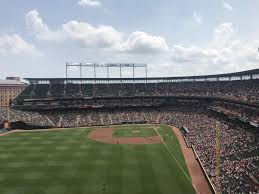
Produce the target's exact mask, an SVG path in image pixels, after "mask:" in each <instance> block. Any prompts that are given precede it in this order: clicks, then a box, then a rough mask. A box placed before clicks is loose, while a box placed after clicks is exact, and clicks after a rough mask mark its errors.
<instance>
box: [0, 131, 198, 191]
mask: <svg viewBox="0 0 259 194" xmlns="http://www.w3.org/2000/svg"><path fill="white" fill-rule="evenodd" d="M90 130H91V129H66V130H62V131H43V132H24V133H13V134H9V135H7V136H3V137H0V193H1V194H102V193H103V194H104V193H105V194H172V193H175V194H181V193H183V194H188V193H195V192H194V190H193V187H192V185H191V184H190V182H188V180H187V178H186V177H185V176H184V175H183V173H182V172H181V169H180V168H179V167H178V166H177V164H176V162H175V161H174V160H173V159H172V158H171V157H170V154H169V153H168V151H167V150H166V149H165V147H164V145H162V144H161V145H110V144H102V143H97V142H95V141H92V140H90V139H88V138H87V133H88V132H89V131H90ZM159 132H160V133H161V134H163V135H166V134H170V135H169V136H168V135H167V136H166V138H168V139H167V140H166V141H167V142H168V144H170V148H172V150H173V153H174V154H175V155H176V157H177V158H178V159H179V161H180V163H181V164H182V165H183V167H184V169H185V170H187V168H186V166H185V164H184V158H183V156H182V152H181V150H180V149H179V148H180V147H179V144H178V141H176V138H175V139H172V138H170V137H171V135H173V134H172V131H171V130H170V128H169V129H168V127H160V129H159Z"/></svg>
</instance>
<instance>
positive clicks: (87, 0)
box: [78, 0, 102, 7]
mask: <svg viewBox="0 0 259 194" xmlns="http://www.w3.org/2000/svg"><path fill="white" fill-rule="evenodd" d="M78 5H80V6H83V7H99V6H101V5H102V3H101V2H100V1H97V0H80V1H78Z"/></svg>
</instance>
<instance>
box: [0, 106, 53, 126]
mask: <svg viewBox="0 0 259 194" xmlns="http://www.w3.org/2000/svg"><path fill="white" fill-rule="evenodd" d="M5 120H8V121H9V122H18V121H21V122H23V123H26V124H29V125H32V126H54V125H53V123H52V121H50V120H49V119H48V118H47V117H46V116H44V115H42V114H40V113H38V112H28V111H19V110H15V109H7V108H0V123H2V122H3V121H5Z"/></svg>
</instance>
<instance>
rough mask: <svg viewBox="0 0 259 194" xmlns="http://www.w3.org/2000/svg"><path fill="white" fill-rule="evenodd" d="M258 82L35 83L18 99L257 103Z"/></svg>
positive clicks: (258, 96) (258, 98) (258, 99)
mask: <svg viewBox="0 0 259 194" xmlns="http://www.w3.org/2000/svg"><path fill="white" fill-rule="evenodd" d="M258 85H259V80H242V81H207V82H204V81H200V82H199V81H196V82H161V83H121V84H118V83H109V84H108V83H107V84H100V83H98V84H72V83H68V84H38V85H30V86H28V87H27V88H26V90H25V91H24V92H23V93H22V94H21V95H20V96H19V98H18V99H27V98H36V99H38V98H51V97H66V98H74V97H108V96H110V97H118V96H199V97H220V98H225V99H230V100H236V101H243V102H250V103H256V104H258V101H259V87H258Z"/></svg>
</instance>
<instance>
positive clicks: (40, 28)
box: [25, 9, 63, 41]
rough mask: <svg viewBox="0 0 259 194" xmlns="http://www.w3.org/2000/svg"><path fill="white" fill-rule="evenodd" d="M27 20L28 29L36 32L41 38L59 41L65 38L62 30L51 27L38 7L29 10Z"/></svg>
mask: <svg viewBox="0 0 259 194" xmlns="http://www.w3.org/2000/svg"><path fill="white" fill-rule="evenodd" d="M25 22H26V25H27V27H28V29H29V30H31V31H32V32H34V33H35V34H36V36H37V38H39V39H44V40H56V41H57V40H60V39H62V38H63V37H62V32H60V31H52V30H50V29H49V27H48V25H47V24H45V23H44V22H43V19H42V18H41V17H40V14H39V12H38V11H37V10H36V9H34V10H31V11H29V12H28V13H27V14H26V15H25Z"/></svg>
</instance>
